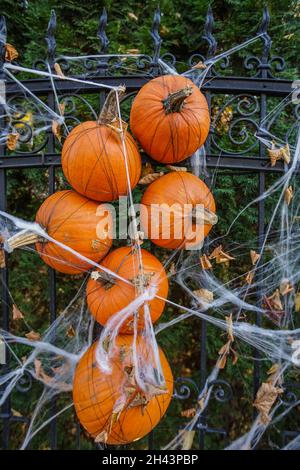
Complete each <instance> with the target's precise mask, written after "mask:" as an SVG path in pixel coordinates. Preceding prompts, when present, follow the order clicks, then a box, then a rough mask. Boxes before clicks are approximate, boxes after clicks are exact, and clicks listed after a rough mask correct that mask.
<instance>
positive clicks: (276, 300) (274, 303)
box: [267, 289, 283, 311]
mask: <svg viewBox="0 0 300 470" xmlns="http://www.w3.org/2000/svg"><path fill="white" fill-rule="evenodd" d="M267 300H268V301H269V303H270V305H271V307H272V308H274V310H279V311H281V310H283V305H282V302H281V299H280V292H279V289H276V290H275V292H274V294H272V295H271V296H270V297H267Z"/></svg>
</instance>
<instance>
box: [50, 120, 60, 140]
mask: <svg viewBox="0 0 300 470" xmlns="http://www.w3.org/2000/svg"><path fill="white" fill-rule="evenodd" d="M52 132H53V135H55V137H56V138H57V139H58V140H59V142H61V138H62V135H61V126H60V124H59V122H58V121H56V120H55V119H54V120H53V121H52Z"/></svg>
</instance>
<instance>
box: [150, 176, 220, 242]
mask: <svg viewBox="0 0 300 470" xmlns="http://www.w3.org/2000/svg"><path fill="white" fill-rule="evenodd" d="M141 204H142V206H141V225H142V228H143V230H144V232H145V234H147V236H148V238H151V240H152V242H153V243H155V244H156V245H158V246H161V247H163V248H170V249H176V248H180V249H183V248H186V245H187V244H189V246H190V247H192V246H195V245H197V244H198V243H199V242H200V241H201V240H203V239H204V237H206V236H207V235H208V233H209V231H210V230H211V227H212V226H211V225H209V224H205V225H203V226H202V228H201V232H199V234H198V235H195V237H193V236H191V238H190V239H185V237H184V229H183V227H184V218H183V215H182V214H183V211H182V213H180V212H179V213H178V212H177V213H176V211H171V212H170V217H169V222H168V218H167V217H166V218H165V219H164V217H159V210H158V209H157V208H156V207H155V204H156V205H157V204H158V205H161V204H164V205H167V207H172V205H173V204H178V205H179V207H180V208H182V207H184V205H185V204H191V205H192V206H195V205H196V204H202V205H203V206H204V207H205V208H206V209H209V210H210V211H212V212H214V213H215V212H216V206H215V201H214V198H213V196H212V194H211V192H210V190H209V188H208V187H207V186H206V184H205V183H204V182H203V181H201V180H200V179H199V178H197V176H195V175H192V174H191V173H188V172H183V171H178V172H172V173H168V174H166V175H164V176H162V177H161V178H158V179H157V180H156V181H154V182H153V183H151V184H150V185H149V186H148V188H147V189H146V191H145V193H144V195H143V197H142V201H141ZM153 205H154V206H153ZM162 213H163V214H166V215H168V212H167V210H165V209H162ZM156 227H157V228H158V231H157V233H155V234H154V235H158V236H156V237H155V236H153V235H151V233H152V234H153V233H154V232H152V230H153V229H155V228H156ZM178 228H180V229H181V233H182V235H183V236H182V237H181V238H175V234H176V229H178ZM192 229H193V230H195V225H194V224H193V225H192ZM179 235H180V234H179ZM186 238H188V237H186Z"/></svg>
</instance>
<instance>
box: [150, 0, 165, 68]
mask: <svg viewBox="0 0 300 470" xmlns="http://www.w3.org/2000/svg"><path fill="white" fill-rule="evenodd" d="M160 19H161V14H160V8H159V6H158V7H157V8H156V10H155V12H154V16H153V23H152V26H151V32H150V34H151V37H152V39H153V42H154V50H153V63H154V64H157V62H158V59H159V55H160V47H161V43H162V39H161V37H160V35H159V27H160Z"/></svg>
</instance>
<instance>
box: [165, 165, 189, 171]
mask: <svg viewBox="0 0 300 470" xmlns="http://www.w3.org/2000/svg"><path fill="white" fill-rule="evenodd" d="M167 168H168V170H171V171H187V168H186V167H185V166H173V165H167Z"/></svg>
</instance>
